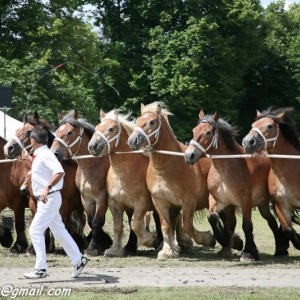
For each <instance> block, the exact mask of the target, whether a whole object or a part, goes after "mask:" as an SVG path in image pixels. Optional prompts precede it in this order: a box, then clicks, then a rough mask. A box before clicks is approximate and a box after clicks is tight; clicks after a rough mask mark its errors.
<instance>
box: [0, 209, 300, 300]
mask: <svg viewBox="0 0 300 300" xmlns="http://www.w3.org/2000/svg"><path fill="white" fill-rule="evenodd" d="M237 218H238V224H237V229H236V232H237V233H239V234H240V236H241V238H242V239H243V240H244V235H243V232H242V229H241V217H240V216H238V217H237ZM253 223H254V238H255V242H256V244H257V247H258V250H259V253H260V258H261V261H259V262H255V263H253V264H249V263H247V264H243V263H241V262H240V261H239V252H235V256H234V257H232V258H230V259H220V258H218V257H217V254H216V253H217V252H218V251H219V250H220V246H219V245H218V244H217V245H216V247H215V248H213V249H212V248H206V247H202V246H197V245H195V246H194V247H193V251H192V252H191V253H190V254H188V255H184V256H180V257H179V258H178V259H172V260H168V261H159V260H157V259H156V256H157V254H156V253H155V251H154V250H153V249H146V248H143V247H141V248H140V249H139V251H138V255H137V256H135V257H127V258H114V259H105V258H103V257H102V256H99V257H94V258H92V260H91V262H90V263H89V266H91V267H97V268H100V269H101V268H102V267H106V268H107V267H118V268H126V267H129V266H130V267H133V266H139V267H140V266H143V267H144V268H145V276H146V274H147V266H152V267H153V266H157V267H158V268H160V267H164V266H172V267H174V268H176V267H185V266H186V267H195V268H201V267H210V268H232V267H236V266H239V267H241V268H248V269H249V274H251V273H252V272H259V269H260V268H262V267H263V268H268V267H269V268H277V269H278V272H280V268H291V269H299V272H300V259H299V257H300V252H299V251H298V250H296V249H294V247H293V246H292V245H291V246H290V249H289V254H290V255H289V257H288V258H274V257H273V253H274V238H273V235H272V232H271V230H270V229H269V227H268V226H267V222H266V221H265V220H264V219H262V217H261V216H260V214H259V212H258V210H255V211H253ZM195 226H196V227H197V228H199V229H201V230H210V226H209V224H208V222H207V221H206V219H203V220H202V221H201V222H200V223H199V222H198V221H197V222H196V221H195ZM150 227H151V230H154V229H155V228H154V222H153V220H151V226H150ZM104 229H105V230H106V231H107V232H108V233H110V234H111V236H112V218H111V215H110V213H109V212H108V213H107V222H106V224H105V227H104ZM124 229H125V235H124V240H127V238H128V224H127V222H124ZM295 229H296V230H297V231H298V232H300V228H299V227H298V226H296V227H295ZM57 248H58V249H59V245H57ZM0 257H1V259H0V267H2V268H3V267H5V268H14V267H27V268H28V266H32V265H33V264H34V261H35V258H34V257H28V256H26V255H25V254H20V255H12V254H11V253H10V251H9V249H4V248H0ZM47 257H48V263H49V267H69V266H70V262H69V259H68V257H66V256H65V255H62V254H59V253H57V254H48V256H47ZM291 280H292V278H291ZM0 297H1V296H0ZM83 297H84V299H131V300H132V299H149V298H152V299H172V300H174V299H220V298H223V299H299V298H300V292H299V290H298V289H295V288H275V289H274V288H253V287H252V288H237V287H228V288H227V287H226V288H224V287H223V288H209V287H207V288H200V287H199V288H198V287H189V288H188V287H186V288H176V287H174V288H150V287H129V288H117V287H116V288H112V289H108V288H96V287H86V288H80V289H76V290H73V291H72V295H71V296H70V297H68V299H80V298H83ZM52 298H53V297H52ZM24 299H27V298H24ZM28 299H30V298H28ZM42 299H47V298H46V297H45V298H44V297H43V298H42ZM49 299H50V298H49ZM60 299H63V298H60Z"/></svg>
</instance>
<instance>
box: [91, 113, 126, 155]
mask: <svg viewBox="0 0 300 300" xmlns="http://www.w3.org/2000/svg"><path fill="white" fill-rule="evenodd" d="M118 115H119V111H118V110H117V109H116V108H115V109H114V110H113V111H112V112H110V113H109V114H107V115H106V114H105V113H104V112H103V110H102V109H101V110H100V120H101V122H100V123H99V124H98V125H97V126H96V127H95V132H94V134H93V136H92V138H91V140H90V141H89V143H88V149H89V152H90V153H91V154H92V155H94V156H99V155H101V154H107V153H110V151H111V149H114V148H116V147H117V146H118V145H119V140H120V135H121V125H120V123H119V121H118ZM113 142H115V143H113ZM105 150H106V151H105Z"/></svg>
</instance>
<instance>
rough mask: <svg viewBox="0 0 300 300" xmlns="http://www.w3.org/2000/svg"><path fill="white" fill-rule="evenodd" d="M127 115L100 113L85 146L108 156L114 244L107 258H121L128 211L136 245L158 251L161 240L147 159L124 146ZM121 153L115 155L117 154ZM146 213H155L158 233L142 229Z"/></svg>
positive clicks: (129, 124) (128, 123)
mask: <svg viewBox="0 0 300 300" xmlns="http://www.w3.org/2000/svg"><path fill="white" fill-rule="evenodd" d="M129 117H130V113H128V114H127V115H122V114H120V113H119V111H118V110H117V109H114V110H112V111H110V112H108V113H107V114H105V113H104V112H103V111H102V110H100V120H101V122H100V123H99V124H98V125H97V126H96V127H95V133H94V134H93V136H92V138H91V140H90V141H89V143H88V149H89V152H90V153H91V154H92V155H95V156H100V155H109V160H110V168H109V170H108V174H107V191H108V206H109V208H110V211H111V213H112V216H113V222H114V242H113V245H112V247H111V248H109V249H107V250H106V251H105V256H106V257H115V256H117V257H122V256H123V255H124V252H125V254H126V252H128V251H127V249H126V247H125V248H124V249H123V248H122V236H123V214H124V211H130V212H131V214H132V211H133V215H134V217H133V218H132V220H131V222H130V224H131V229H132V230H133V231H134V233H135V234H136V236H137V238H138V241H139V244H141V245H144V246H146V247H154V248H157V247H158V246H159V245H160V243H161V241H162V234H161V231H160V221H159V218H158V215H157V213H156V212H155V209H154V206H153V203H152V200H151V194H150V192H149V190H148V188H147V185H146V172H147V168H148V164H149V158H148V157H147V156H145V155H143V154H140V153H139V154H131V153H128V152H130V151H131V149H130V148H129V146H128V144H127V140H128V136H129V135H130V134H131V133H132V131H133V128H134V127H135V124H134V123H133V122H132V121H129ZM118 151H119V153H123V154H120V155H119V154H115V153H116V152H118ZM147 211H154V213H153V217H154V219H155V221H156V225H157V226H156V228H157V231H158V234H155V233H153V232H147V231H146V230H145V224H144V217H145V214H146V212H147Z"/></svg>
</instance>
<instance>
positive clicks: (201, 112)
mask: <svg viewBox="0 0 300 300" xmlns="http://www.w3.org/2000/svg"><path fill="white" fill-rule="evenodd" d="M204 116H205V113H204V111H203V110H202V109H201V110H200V112H199V119H203V118H204Z"/></svg>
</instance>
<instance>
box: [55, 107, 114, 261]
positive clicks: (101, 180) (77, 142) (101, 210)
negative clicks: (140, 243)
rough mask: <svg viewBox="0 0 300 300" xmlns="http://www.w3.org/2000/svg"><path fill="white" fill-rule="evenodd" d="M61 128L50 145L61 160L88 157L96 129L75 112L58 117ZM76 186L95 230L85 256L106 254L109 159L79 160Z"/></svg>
mask: <svg viewBox="0 0 300 300" xmlns="http://www.w3.org/2000/svg"><path fill="white" fill-rule="evenodd" d="M58 117H59V127H58V129H57V130H56V132H55V135H56V138H55V139H54V142H53V144H52V146H51V150H52V151H53V152H54V154H55V155H56V157H57V158H58V160H60V161H62V160H63V159H71V158H72V156H74V155H78V156H81V155H87V154H89V152H88V147H87V145H88V142H89V141H90V139H91V137H92V135H93V134H94V132H95V127H94V126H93V125H92V124H90V123H88V122H86V121H85V120H84V119H82V118H80V116H79V112H78V111H77V110H76V109H74V110H72V111H70V112H69V113H68V114H67V115H66V116H63V115H62V114H58ZM77 163H78V168H77V172H76V179H75V180H76V185H77V188H78V189H79V191H80V193H81V199H82V204H83V207H84V210H85V212H86V214H87V217H88V223H89V225H90V227H91V228H92V233H91V241H90V244H89V246H88V248H87V249H86V250H85V254H86V255H88V256H97V255H100V254H103V253H104V251H105V250H106V249H108V248H109V247H110V246H111V245H112V239H111V237H110V236H109V235H108V234H107V233H106V232H105V231H104V230H103V226H104V224H105V214H106V211H107V208H108V201H107V189H106V177H107V172H108V169H109V159H108V157H100V158H85V159H78V160H77Z"/></svg>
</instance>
